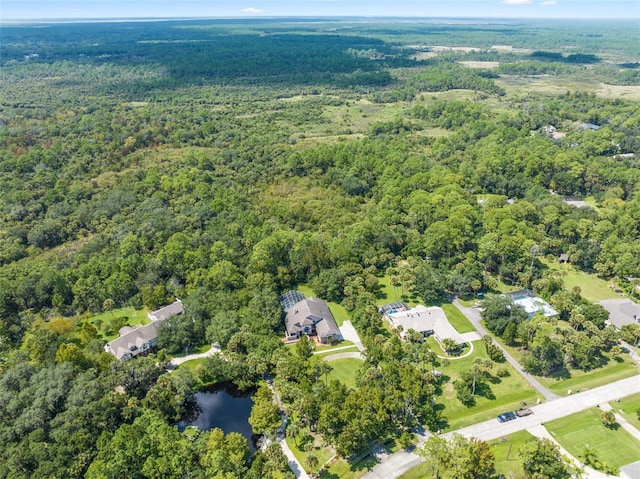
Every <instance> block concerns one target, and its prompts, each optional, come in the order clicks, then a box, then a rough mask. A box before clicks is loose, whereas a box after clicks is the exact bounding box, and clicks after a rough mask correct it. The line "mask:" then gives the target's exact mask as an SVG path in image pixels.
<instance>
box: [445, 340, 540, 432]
mask: <svg viewBox="0 0 640 479" xmlns="http://www.w3.org/2000/svg"><path fill="white" fill-rule="evenodd" d="M473 345H474V351H473V353H472V354H471V355H469V356H468V357H466V358H462V359H458V360H449V364H448V365H446V366H444V365H443V360H442V359H438V362H439V363H440V364H439V365H437V366H436V368H437V369H438V370H440V371H442V373H443V379H446V382H445V383H443V384H442V395H441V396H440V397H439V398H438V402H439V403H441V404H443V405H444V408H443V411H442V412H443V414H444V416H445V418H446V419H447V422H448V425H447V427H446V428H443V430H447V431H449V430H455V429H459V428H461V427H465V426H469V425H471V424H475V423H477V422H481V421H486V420H487V419H492V418H495V417H496V416H498V414H501V413H503V412H505V411H513V410H515V409H517V408H518V407H519V406H520V402H521V401H526V402H527V403H528V404H534V403H535V402H536V399H538V396H537V395H536V392H535V390H534V389H533V388H531V386H529V384H528V383H527V382H526V381H525V380H524V378H523V377H522V376H520V374H518V373H517V371H516V370H515V369H514V368H513V367H512V366H511V365H510V364H509V363H506V362H505V363H501V364H496V365H494V366H493V369H492V371H491V373H490V374H491V377H490V380H489V381H487V385H488V387H489V388H490V390H491V393H492V394H493V396H494V398H492V399H488V398H486V397H484V396H482V395H480V394H476V397H475V399H476V404H475V406H473V407H466V406H465V405H463V404H462V403H461V402H460V401H459V400H458V398H457V397H456V393H455V389H454V388H453V382H454V381H455V380H456V379H458V378H459V377H460V375H461V374H462V373H463V372H465V371H470V370H471V368H472V365H473V360H474V359H475V358H478V357H482V358H486V357H487V353H486V350H485V347H484V343H483V342H482V341H475V342H474V343H473ZM499 368H505V369H506V370H507V371H509V376H507V377H502V378H500V377H498V376H497V374H496V372H497V370H498V369H499Z"/></svg>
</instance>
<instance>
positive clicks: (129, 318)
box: [85, 308, 150, 341]
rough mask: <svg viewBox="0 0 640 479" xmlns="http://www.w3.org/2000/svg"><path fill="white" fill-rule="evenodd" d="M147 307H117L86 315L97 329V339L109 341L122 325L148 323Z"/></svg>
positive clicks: (115, 335) (87, 319)
mask: <svg viewBox="0 0 640 479" xmlns="http://www.w3.org/2000/svg"><path fill="white" fill-rule="evenodd" d="M148 312H149V310H148V309H146V308H142V309H135V308H118V309H114V310H112V311H106V312H104V313H100V314H96V315H93V316H88V317H87V318H86V319H85V321H88V322H90V323H91V324H92V325H94V326H95V327H96V329H97V330H98V339H102V340H104V341H111V340H113V339H115V338H117V337H118V329H119V328H121V327H122V326H132V327H134V326H141V325H144V324H149V322H150V321H149V318H147V313H148Z"/></svg>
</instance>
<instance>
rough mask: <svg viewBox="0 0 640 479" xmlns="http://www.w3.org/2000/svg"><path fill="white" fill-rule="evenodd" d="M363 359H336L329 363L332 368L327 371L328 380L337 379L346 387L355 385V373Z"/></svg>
mask: <svg viewBox="0 0 640 479" xmlns="http://www.w3.org/2000/svg"><path fill="white" fill-rule="evenodd" d="M362 364H363V361H362V360H360V359H355V358H346V359H336V360H335V361H331V362H330V363H329V365H330V366H331V367H332V368H333V369H332V370H331V372H330V373H329V380H333V379H337V380H338V381H340V382H341V383H343V384H344V385H345V386H347V387H348V388H355V387H356V373H357V372H358V370H359V369H360V366H362Z"/></svg>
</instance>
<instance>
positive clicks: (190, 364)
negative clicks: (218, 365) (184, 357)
mask: <svg viewBox="0 0 640 479" xmlns="http://www.w3.org/2000/svg"><path fill="white" fill-rule="evenodd" d="M207 359H208V358H198V359H190V360H189V361H185V362H184V363H182V364H180V365H179V366H178V367H179V368H182V369H189V370H190V371H191V372H195V371H196V368H197V367H198V365H199V364H202V366H203V367H204V365H205V363H206V361H207Z"/></svg>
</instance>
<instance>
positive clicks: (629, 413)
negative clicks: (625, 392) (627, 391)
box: [610, 394, 640, 429]
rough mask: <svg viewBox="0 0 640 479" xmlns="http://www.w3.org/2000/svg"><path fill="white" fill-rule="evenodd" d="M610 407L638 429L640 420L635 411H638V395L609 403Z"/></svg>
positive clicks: (639, 395) (639, 406)
mask: <svg viewBox="0 0 640 479" xmlns="http://www.w3.org/2000/svg"><path fill="white" fill-rule="evenodd" d="M610 404H611V407H612V408H614V409H615V410H616V411H617V412H618V413H620V414H621V415H622V416H623V417H624V418H625V419H626V420H627V421H629V422H630V423H631V424H633V425H634V426H635V427H636V428H638V429H640V419H638V414H637V413H636V411H637V410H638V409H640V394H634V395H632V396H627V397H625V398H622V399H620V402H611V403H610Z"/></svg>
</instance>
